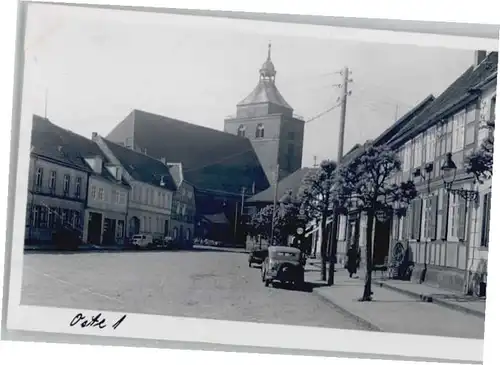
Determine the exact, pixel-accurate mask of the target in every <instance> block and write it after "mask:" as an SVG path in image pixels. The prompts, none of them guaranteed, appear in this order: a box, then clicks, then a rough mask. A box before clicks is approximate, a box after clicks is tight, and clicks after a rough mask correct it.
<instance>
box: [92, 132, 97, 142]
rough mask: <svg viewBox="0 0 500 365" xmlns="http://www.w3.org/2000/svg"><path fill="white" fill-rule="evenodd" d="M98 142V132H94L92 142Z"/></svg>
mask: <svg viewBox="0 0 500 365" xmlns="http://www.w3.org/2000/svg"><path fill="white" fill-rule="evenodd" d="M96 140H97V132H92V141H94V142H95V141H96Z"/></svg>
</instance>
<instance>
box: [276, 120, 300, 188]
mask: <svg viewBox="0 0 500 365" xmlns="http://www.w3.org/2000/svg"><path fill="white" fill-rule="evenodd" d="M290 134H292V135H290ZM280 136H281V138H280V148H279V163H280V169H281V168H282V169H283V171H282V172H281V176H280V179H282V178H283V177H285V176H287V175H289V174H291V173H293V172H294V171H296V170H298V169H300V168H301V167H302V153H303V145H304V122H303V121H302V120H299V119H295V118H287V117H283V118H282V120H281V128H280ZM289 146H293V158H291V159H290V160H289V158H288V153H289Z"/></svg>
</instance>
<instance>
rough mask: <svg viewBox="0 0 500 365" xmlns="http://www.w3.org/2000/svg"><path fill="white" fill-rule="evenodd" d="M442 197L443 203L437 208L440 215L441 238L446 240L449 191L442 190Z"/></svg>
mask: <svg viewBox="0 0 500 365" xmlns="http://www.w3.org/2000/svg"><path fill="white" fill-rule="evenodd" d="M442 194H443V195H442V197H443V205H442V206H441V209H440V210H439V214H440V215H441V232H440V235H441V239H442V240H443V241H446V239H447V238H448V209H449V193H448V192H447V191H443V192H442Z"/></svg>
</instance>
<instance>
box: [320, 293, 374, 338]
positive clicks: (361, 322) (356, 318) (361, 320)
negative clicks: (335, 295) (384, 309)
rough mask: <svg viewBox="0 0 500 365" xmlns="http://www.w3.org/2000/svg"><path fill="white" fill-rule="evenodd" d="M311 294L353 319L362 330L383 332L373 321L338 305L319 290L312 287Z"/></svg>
mask: <svg viewBox="0 0 500 365" xmlns="http://www.w3.org/2000/svg"><path fill="white" fill-rule="evenodd" d="M313 294H314V295H316V296H317V297H318V298H319V299H321V300H322V301H323V302H325V303H326V304H328V305H330V306H331V307H333V308H334V309H335V310H336V311H337V312H339V313H340V314H342V315H343V316H345V317H348V318H350V319H352V320H354V322H356V323H357V324H358V325H360V326H361V327H363V329H364V330H367V331H374V332H383V331H382V329H380V327H378V326H376V325H374V324H373V323H371V322H369V321H367V320H366V319H364V318H362V317H360V316H358V315H357V314H354V313H352V312H350V311H348V310H347V309H345V308H344V307H343V306H340V305H338V304H337V303H335V302H334V301H332V300H331V299H330V298H328V297H327V296H326V295H324V294H323V293H321V292H319V291H318V290H317V289H313Z"/></svg>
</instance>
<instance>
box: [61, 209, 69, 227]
mask: <svg viewBox="0 0 500 365" xmlns="http://www.w3.org/2000/svg"><path fill="white" fill-rule="evenodd" d="M61 219H62V222H63V224H64V225H65V224H66V223H68V210H67V209H63V211H62V216H61Z"/></svg>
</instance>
